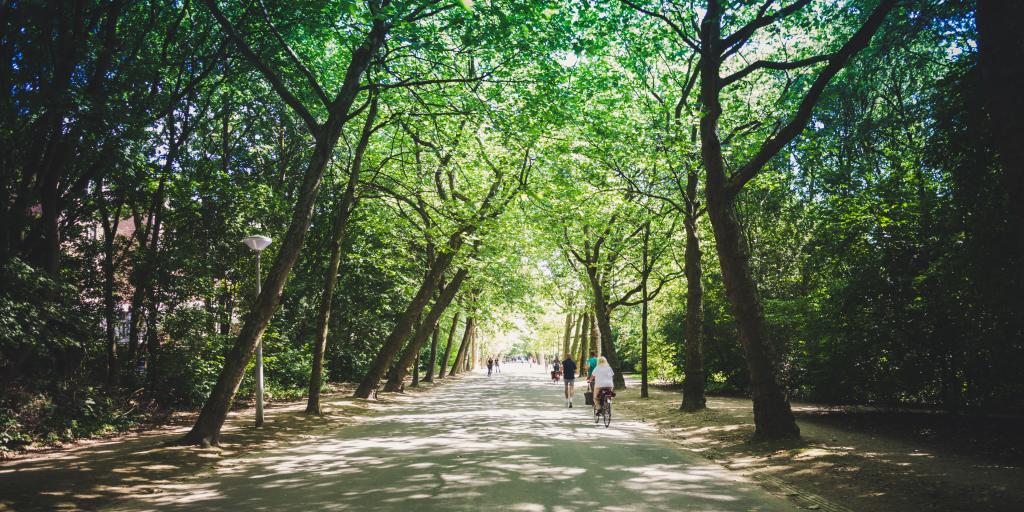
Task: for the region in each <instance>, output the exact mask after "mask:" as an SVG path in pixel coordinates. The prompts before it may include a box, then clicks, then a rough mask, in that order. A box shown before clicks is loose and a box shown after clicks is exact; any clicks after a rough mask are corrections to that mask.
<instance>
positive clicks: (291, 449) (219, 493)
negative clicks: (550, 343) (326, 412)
mask: <svg viewBox="0 0 1024 512" xmlns="http://www.w3.org/2000/svg"><path fill="white" fill-rule="evenodd" d="M502 370H503V373H501V374H497V375H494V376H491V377H488V376H487V375H486V374H482V373H473V374H469V375H467V376H465V377H462V378H461V379H459V380H458V381H457V382H452V383H449V384H446V385H444V386H439V387H438V388H436V389H434V390H432V391H430V392H428V393H423V394H419V395H416V399H415V400H405V401H402V402H400V403H396V404H392V406H390V407H387V408H384V409H382V410H380V411H377V412H376V413H374V414H371V415H370V416H368V417H366V418H365V419H364V420H363V421H361V422H359V423H356V424H352V425H346V426H343V427H340V428H338V429H336V430H332V431H330V432H327V433H321V434H318V435H315V436H308V438H307V439H303V440H302V442H298V443H293V444H291V445H288V446H283V447H276V448H272V449H269V450H266V451H262V452H255V453H249V454H247V455H244V456H241V457H238V458H235V459H232V460H231V462H230V464H222V465H218V466H217V467H216V468H214V469H210V470H208V471H206V472H204V473H202V474H197V475H192V476H190V477H187V478H182V479H180V480H178V481H171V482H167V483H165V484H163V485H162V486H161V487H160V488H159V489H154V492H153V493H152V494H148V495H145V496H135V497H132V498H131V499H129V500H125V501H120V502H118V503H116V504H115V505H114V506H113V508H112V510H132V511H137V510H161V511H163V510H238V511H253V510H256V511H259V510H266V511H290V510H296V511H299V510H301V511H312V510H402V511H410V510H413V511H419V510H445V511H453V510H474V511H479V510H495V511H505V510H513V511H551V512H562V511H566V512H568V511H573V510H617V511H618V510H659V511H660V510H693V511H754V510H756V511H779V510H793V506H792V505H790V504H789V503H788V502H787V501H785V500H784V499H782V498H779V497H776V496H773V495H771V494H769V493H768V492H766V491H764V490H763V489H761V488H760V487H758V486H757V485H755V484H753V483H751V482H749V481H747V480H744V479H742V478H741V477H738V476H736V475H735V474H733V473H730V472H729V471H728V470H726V469H724V468H722V467H721V466H718V465H715V464H712V463H709V462H708V461H707V460H705V459H703V458H701V457H700V456H698V455H695V454H693V453H690V452H686V451H682V450H680V449H678V448H676V447H675V446H673V445H671V444H670V443H668V442H666V441H664V440H662V439H661V438H659V437H658V435H657V434H656V432H655V431H654V430H653V429H652V428H651V427H649V426H648V425H646V424H644V423H641V422H636V421H627V420H625V419H623V418H622V417H621V415H620V416H619V417H615V416H614V415H613V421H612V424H611V427H609V428H605V427H604V426H603V425H597V424H595V423H594V420H593V415H592V412H591V410H590V409H589V408H588V407H586V406H584V405H583V397H582V394H579V395H578V396H577V399H576V400H575V403H574V405H575V407H573V408H571V409H570V408H567V407H566V406H565V401H564V399H563V398H562V396H561V393H562V385H561V384H552V383H551V382H550V381H549V380H547V379H546V378H545V377H546V370H545V369H543V368H539V367H537V366H534V367H532V368H529V367H519V366H516V365H506V366H505V367H503V368H502Z"/></svg>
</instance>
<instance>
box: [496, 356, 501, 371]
mask: <svg viewBox="0 0 1024 512" xmlns="http://www.w3.org/2000/svg"><path fill="white" fill-rule="evenodd" d="M494 373H501V358H500V357H498V356H495V357H494Z"/></svg>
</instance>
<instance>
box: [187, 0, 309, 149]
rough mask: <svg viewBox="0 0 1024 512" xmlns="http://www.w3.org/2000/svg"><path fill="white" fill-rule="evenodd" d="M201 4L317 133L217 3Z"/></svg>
mask: <svg viewBox="0 0 1024 512" xmlns="http://www.w3.org/2000/svg"><path fill="white" fill-rule="evenodd" d="M203 3H204V4H206V7H207V8H208V9H210V12H211V13H212V14H213V17H214V18H216V19H217V22H218V23H219V24H220V26H221V28H222V29H224V32H226V33H227V34H228V37H229V38H231V40H232V41H234V42H235V46H237V47H238V49H239V51H241V52H242V55H245V58H246V59H248V60H249V62H250V63H251V64H252V65H253V66H256V69H257V70H259V72H260V73H261V74H262V75H263V78H265V79H266V80H267V81H268V82H270V86H271V87H272V88H273V89H274V91H275V92H277V94H278V96H280V97H281V100H283V101H284V102H285V103H286V104H287V105H288V106H289V107H291V108H292V110H294V111H295V113H296V114H298V116H299V117H300V118H302V121H303V122H305V123H306V126H307V127H308V128H309V131H310V132H312V133H313V134H317V133H319V131H320V125H319V124H318V123H317V122H316V119H315V118H314V117H313V115H312V114H310V113H309V110H308V109H306V106H305V105H303V104H302V102H301V101H299V99H298V98H296V97H295V95H294V94H292V92H291V91H289V90H288V87H287V86H286V85H285V84H284V82H283V81H282V80H281V78H280V77H279V76H277V74H276V73H274V70H272V69H270V66H268V65H267V63H266V62H263V59H260V57H259V56H258V55H256V52H254V51H253V49H252V48H251V47H250V46H249V44H248V43H246V42H245V39H243V38H242V35H241V34H239V33H238V31H237V30H236V29H235V27H234V25H232V24H231V21H230V20H228V18H227V17H226V16H225V15H224V13H223V12H221V10H220V8H219V7H217V1H216V0H203Z"/></svg>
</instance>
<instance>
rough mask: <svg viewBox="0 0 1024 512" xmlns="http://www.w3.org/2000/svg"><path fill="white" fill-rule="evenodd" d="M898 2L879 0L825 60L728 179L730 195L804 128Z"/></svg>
mask: <svg viewBox="0 0 1024 512" xmlns="http://www.w3.org/2000/svg"><path fill="white" fill-rule="evenodd" d="M898 1H899V0H882V1H881V2H879V4H878V7H876V8H875V10H874V11H873V12H872V13H871V16H869V17H868V19H867V21H865V22H864V25H862V26H861V27H860V28H859V29H858V30H857V32H855V33H854V34H853V36H851V37H850V39H849V40H848V41H847V42H846V43H845V44H844V45H843V46H842V48H840V49H839V51H837V52H835V53H833V54H832V56H831V58H829V60H828V65H827V66H825V69H823V70H821V72H820V73H819V74H818V77H817V78H815V79H814V83H813V84H811V88H810V89H809V90H808V91H807V94H806V95H805V96H804V99H803V100H802V101H801V102H800V106H799V107H798V108H797V111H796V114H794V115H793V118H792V119H791V120H790V121H789V123H788V124H786V125H785V126H784V127H782V129H780V130H779V131H778V132H777V133H776V134H775V135H773V136H772V137H770V138H769V139H768V140H766V141H765V142H764V143H763V144H762V145H761V148H760V149H759V150H758V151H757V154H755V155H754V157H753V158H751V159H750V161H749V162H747V164H746V165H744V166H743V167H742V168H740V170H739V171H737V172H736V174H734V175H733V176H732V177H731V178H730V179H729V182H728V184H727V185H726V190H727V193H729V194H730V195H735V194H738V193H739V191H740V190H742V189H743V186H744V185H746V183H747V182H748V181H750V180H751V179H753V178H754V176H756V175H757V173H758V172H760V171H761V169H762V168H763V167H764V166H765V164H767V163H768V161H769V160H771V159H772V157H774V156H775V155H776V154H778V152H779V151H781V150H782V148H783V147H784V146H785V145H786V144H789V142H790V141H792V140H793V139H794V138H795V137H796V136H797V135H799V134H800V132H801V131H803V129H804V126H806V125H807V121H808V120H809V119H810V118H811V113H812V112H813V111H814V106H815V104H817V103H818V99H819V98H821V95H822V93H823V92H824V91H825V86H827V85H828V83H829V82H830V81H831V80H832V78H833V77H834V76H836V74H837V73H839V71H840V70H842V69H843V67H845V66H846V63H847V62H848V61H849V60H850V58H851V57H853V55H855V54H856V53H857V52H859V51H861V50H863V49H864V48H865V47H867V45H868V44H869V43H870V42H871V38H872V36H874V34H875V32H877V31H878V29H879V27H881V26H882V22H884V21H885V17H886V16H887V15H888V14H889V11H891V10H892V9H893V8H894V7H896V4H897V2H898Z"/></svg>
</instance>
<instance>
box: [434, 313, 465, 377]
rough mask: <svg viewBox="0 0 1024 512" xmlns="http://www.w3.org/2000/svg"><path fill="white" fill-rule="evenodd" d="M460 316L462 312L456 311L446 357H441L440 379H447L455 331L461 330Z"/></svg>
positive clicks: (449, 332) (445, 353)
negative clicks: (446, 372)
mask: <svg viewBox="0 0 1024 512" xmlns="http://www.w3.org/2000/svg"><path fill="white" fill-rule="evenodd" d="M459 315H460V312H459V311H456V312H455V315H453V316H452V325H451V327H449V328H448V342H447V343H446V344H445V347H444V355H442V356H441V361H440V368H439V371H438V374H437V377H438V378H439V379H443V378H444V377H445V369H446V368H447V367H448V360H449V359H451V357H452V346H453V345H454V341H455V331H456V330H458V328H459Z"/></svg>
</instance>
